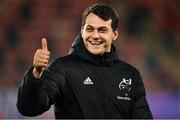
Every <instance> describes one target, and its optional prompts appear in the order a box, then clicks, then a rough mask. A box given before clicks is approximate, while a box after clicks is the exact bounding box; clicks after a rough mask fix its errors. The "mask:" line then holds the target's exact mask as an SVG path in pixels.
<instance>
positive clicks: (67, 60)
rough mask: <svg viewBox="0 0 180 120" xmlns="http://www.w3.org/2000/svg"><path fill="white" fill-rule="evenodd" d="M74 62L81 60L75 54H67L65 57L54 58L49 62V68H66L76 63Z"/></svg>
mask: <svg viewBox="0 0 180 120" xmlns="http://www.w3.org/2000/svg"><path fill="white" fill-rule="evenodd" d="M74 62H79V60H78V58H77V57H76V56H74V55H67V56H63V57H58V58H56V59H54V60H52V61H51V62H50V64H49V67H48V68H49V69H60V68H62V69H63V68H66V67H68V65H70V64H74Z"/></svg>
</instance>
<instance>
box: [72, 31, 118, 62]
mask: <svg viewBox="0 0 180 120" xmlns="http://www.w3.org/2000/svg"><path fill="white" fill-rule="evenodd" d="M69 54H74V55H77V56H79V57H81V58H82V59H84V60H86V61H89V62H91V63H92V64H96V65H112V64H113V63H114V62H115V61H116V60H118V56H117V53H116V49H115V47H114V45H113V44H112V45H111V51H110V52H107V53H105V54H104V55H94V54H92V53H90V52H89V51H88V50H87V49H86V47H85V46H84V43H83V38H82V37H81V34H79V35H78V36H77V37H76V39H75V40H74V42H73V44H72V46H71V48H70V50H69Z"/></svg>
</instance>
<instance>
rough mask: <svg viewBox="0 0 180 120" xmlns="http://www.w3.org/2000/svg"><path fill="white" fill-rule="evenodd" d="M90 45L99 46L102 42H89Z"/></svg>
mask: <svg viewBox="0 0 180 120" xmlns="http://www.w3.org/2000/svg"><path fill="white" fill-rule="evenodd" d="M90 43H91V44H95V45H100V44H101V43H102V42H99V41H90Z"/></svg>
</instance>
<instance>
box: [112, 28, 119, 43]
mask: <svg viewBox="0 0 180 120" xmlns="http://www.w3.org/2000/svg"><path fill="white" fill-rule="evenodd" d="M118 36H119V31H118V30H115V31H114V36H113V40H114V41H115V40H116V39H117V38H118Z"/></svg>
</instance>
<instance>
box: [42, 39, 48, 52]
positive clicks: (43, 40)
mask: <svg viewBox="0 0 180 120" xmlns="http://www.w3.org/2000/svg"><path fill="white" fill-rule="evenodd" d="M42 49H44V50H48V47H47V40H46V38H42Z"/></svg>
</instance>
